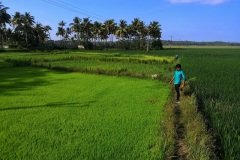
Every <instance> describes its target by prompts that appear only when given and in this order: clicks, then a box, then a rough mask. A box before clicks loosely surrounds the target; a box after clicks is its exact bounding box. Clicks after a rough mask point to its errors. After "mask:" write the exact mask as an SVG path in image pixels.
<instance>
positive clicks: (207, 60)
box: [182, 49, 240, 160]
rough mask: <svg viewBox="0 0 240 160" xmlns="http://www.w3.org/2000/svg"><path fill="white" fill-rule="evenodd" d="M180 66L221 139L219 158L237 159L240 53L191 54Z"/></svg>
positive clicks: (239, 141) (239, 142)
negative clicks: (182, 67)
mask: <svg viewBox="0 0 240 160" xmlns="http://www.w3.org/2000/svg"><path fill="white" fill-rule="evenodd" d="M192 51H194V52H193V53H188V54H187V55H183V56H184V58H182V62H183V63H184V65H185V68H186V72H187V73H188V74H189V76H190V77H195V80H194V81H192V83H191V85H192V87H193V88H194V92H195V93H196V95H197V98H198V100H199V103H200V105H201V106H202V107H203V112H204V114H205V116H206V117H207V118H208V120H210V122H209V123H210V126H212V127H213V128H214V130H215V131H216V133H217V135H218V136H219V138H220V142H221V144H219V145H222V146H223V150H220V151H219V152H220V153H219V154H220V156H221V157H222V158H224V159H228V160H234V159H238V158H239V157H240V152H239V151H240V145H239V144H240V125H239V122H240V108H239V106H240V100H239V97H240V85H239V82H240V69H239V68H240V63H239V62H240V54H239V53H240V50H239V49H222V50H219V49H215V50H214V49H211V50H192Z"/></svg>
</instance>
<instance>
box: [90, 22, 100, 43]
mask: <svg viewBox="0 0 240 160" xmlns="http://www.w3.org/2000/svg"><path fill="white" fill-rule="evenodd" d="M101 30H102V23H100V22H98V21H95V22H94V23H93V27H92V34H93V38H94V40H95V41H96V40H97V41H98V40H99V37H100V35H101Z"/></svg>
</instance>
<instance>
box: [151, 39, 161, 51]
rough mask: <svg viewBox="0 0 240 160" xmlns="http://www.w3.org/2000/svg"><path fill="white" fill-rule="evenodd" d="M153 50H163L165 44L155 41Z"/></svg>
mask: <svg viewBox="0 0 240 160" xmlns="http://www.w3.org/2000/svg"><path fill="white" fill-rule="evenodd" d="M152 49H155V50H161V49H163V44H162V41H161V40H155V41H153V42H152Z"/></svg>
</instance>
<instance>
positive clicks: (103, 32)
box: [99, 24, 108, 41]
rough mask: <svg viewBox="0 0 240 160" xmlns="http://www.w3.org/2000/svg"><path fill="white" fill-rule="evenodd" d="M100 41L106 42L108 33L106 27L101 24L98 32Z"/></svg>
mask: <svg viewBox="0 0 240 160" xmlns="http://www.w3.org/2000/svg"><path fill="white" fill-rule="evenodd" d="M99 36H100V39H101V41H104V40H107V39H108V31H107V29H106V26H105V25H104V24H103V25H102V27H101V30H100V35H99Z"/></svg>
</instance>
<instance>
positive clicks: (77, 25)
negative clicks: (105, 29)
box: [70, 17, 81, 41]
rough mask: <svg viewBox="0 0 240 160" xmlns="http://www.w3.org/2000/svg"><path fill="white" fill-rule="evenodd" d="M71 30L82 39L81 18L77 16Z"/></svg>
mask: <svg viewBox="0 0 240 160" xmlns="http://www.w3.org/2000/svg"><path fill="white" fill-rule="evenodd" d="M70 27H71V30H72V31H73V32H75V33H76V38H77V40H78V41H80V38H81V37H80V34H81V19H80V18H78V17H75V18H74V19H73V23H70Z"/></svg>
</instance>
